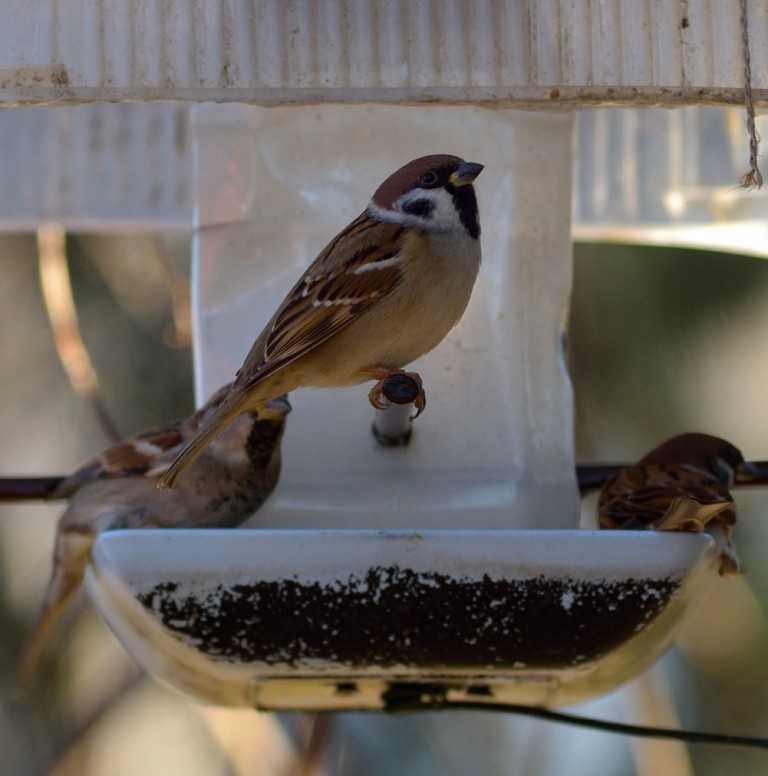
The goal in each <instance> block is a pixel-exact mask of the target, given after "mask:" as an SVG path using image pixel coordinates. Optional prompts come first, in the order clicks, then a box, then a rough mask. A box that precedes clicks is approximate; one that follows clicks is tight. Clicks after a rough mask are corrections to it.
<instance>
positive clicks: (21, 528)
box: [0, 234, 768, 776]
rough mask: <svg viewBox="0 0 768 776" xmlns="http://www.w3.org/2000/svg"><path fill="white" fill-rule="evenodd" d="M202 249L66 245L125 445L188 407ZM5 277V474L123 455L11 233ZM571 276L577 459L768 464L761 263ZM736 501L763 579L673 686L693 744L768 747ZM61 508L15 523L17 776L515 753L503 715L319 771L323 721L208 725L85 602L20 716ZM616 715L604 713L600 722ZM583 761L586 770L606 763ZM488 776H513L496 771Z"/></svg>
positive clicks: (386, 740)
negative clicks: (197, 259) (727, 453)
mask: <svg viewBox="0 0 768 776" xmlns="http://www.w3.org/2000/svg"><path fill="white" fill-rule="evenodd" d="M189 249H190V245H189V239H188V238H187V237H183V236H179V235H173V234H171V235H169V234H163V235H161V234H144V235H140V236H137V235H127V234H122V235H121V234H117V235H109V236H105V235H87V234H76V235H71V236H69V238H68V239H67V250H68V254H69V264H70V267H71V279H72V289H73V296H74V299H75V301H76V304H77V311H78V314H79V319H80V325H81V328H82V333H83V338H84V341H85V344H86V345H87V347H88V350H89V352H90V355H91V358H92V363H93V366H94V370H95V371H96V373H97V374H98V377H99V380H100V382H101V391H102V395H103V399H104V404H105V406H106V409H107V411H108V412H109V414H110V415H111V416H112V417H113V418H114V421H115V424H116V425H117V427H118V429H119V431H120V432H121V433H122V434H127V433H129V432H132V431H134V430H138V429H140V428H144V427H147V426H150V425H152V424H155V423H158V422H163V421H166V420H169V419H171V418H176V417H179V416H182V415H184V414H186V413H187V412H189V411H190V410H191V408H192V372H191V358H190V350H189V320H188V305H187V301H186V300H187V297H186V293H187V292H186V289H187V285H188V277H187V272H188V256H189ZM0 262H2V263H1V264H0V266H2V278H3V280H2V283H0V330H1V331H2V332H3V333H2V336H1V337H0V348H1V349H2V350H1V352H2V357H1V358H0V385H2V396H3V401H4V406H5V410H4V412H3V413H2V426H1V427H2V440H3V444H2V448H0V474H1V475H5V476H10V475H19V474H30V475H31V474H56V473H63V472H67V471H70V470H72V469H74V468H75V467H76V466H77V465H78V464H79V463H80V462H82V461H83V460H84V459H86V458H87V457H89V456H90V455H92V454H94V453H95V452H97V451H98V450H100V449H102V448H103V447H105V446H107V445H108V444H109V442H110V440H109V439H108V438H107V436H106V433H105V431H104V430H103V429H102V427H101V425H100V424H99V422H98V420H97V418H96V415H95V413H94V412H93V410H92V408H91V407H90V406H89V405H88V404H87V403H86V402H84V401H83V400H82V399H81V398H79V397H78V396H76V395H75V394H74V392H73V390H72V388H71V386H70V384H69V382H68V380H67V378H66V375H65V373H64V371H63V369H62V367H61V365H60V363H59V361H58V358H57V355H56V351H55V348H54V344H53V338H52V335H51V329H50V325H49V322H48V319H47V316H46V310H45V305H44V302H43V296H42V293H41V288H40V275H39V271H38V260H37V245H36V241H35V238H34V235H29V234H19V235H4V236H2V238H0ZM574 269H575V282H574V292H573V299H572V309H571V324H570V329H569V334H568V340H569V348H568V350H569V360H570V370H571V376H572V379H573V383H574V390H575V400H576V407H577V427H576V447H577V459H578V460H579V461H580V462H589V461H619V460H629V459H633V458H637V457H639V456H640V455H642V454H643V453H644V452H645V451H646V450H648V449H650V448H651V447H652V446H654V445H655V444H656V443H657V442H658V441H659V440H660V439H663V438H665V437H667V436H670V435H673V434H676V433H678V432H681V431H684V430H689V429H700V430H706V431H709V432H712V433H715V434H719V435H722V436H725V437H727V438H728V439H730V440H732V441H733V442H734V443H736V444H737V445H738V446H740V447H741V449H742V450H743V452H744V453H745V455H746V456H747V457H748V458H751V459H766V458H768V441H766V439H765V435H764V432H763V429H764V425H765V420H764V413H765V408H764V406H763V405H764V393H765V383H766V371H765V370H766V363H767V361H766V359H765V358H764V357H763V353H762V350H763V348H762V342H763V341H764V340H765V339H766V338H767V337H768V264H766V262H764V261H763V260H760V259H755V258H750V257H744V256H737V255H731V254H725V253H707V252H702V251H693V250H683V249H669V248H649V247H628V246H625V245H620V244H613V245H610V244H594V243H593V244H583V243H582V244H578V245H577V246H576V250H575V253H574ZM737 500H738V507H739V523H738V526H737V529H736V534H735V538H736V543H737V547H738V550H739V553H740V555H741V556H742V558H743V560H744V562H745V565H746V567H747V574H746V575H745V576H744V577H742V578H738V579H726V580H717V581H716V583H715V585H714V587H713V589H712V592H711V593H710V595H709V597H708V598H707V599H706V601H705V603H704V604H703V605H702V606H701V608H700V609H699V610H698V612H697V613H696V614H695V615H694V617H693V618H692V619H691V620H690V621H689V622H688V624H687V626H686V627H685V628H684V629H683V632H682V635H681V638H680V639H679V642H678V644H677V645H676V646H675V647H674V648H673V650H672V651H671V653H669V654H668V655H667V656H666V657H665V658H664V659H663V661H662V664H663V672H664V674H663V675H664V677H665V680H664V681H665V683H667V686H668V690H669V693H670V695H671V696H672V697H673V699H674V700H673V707H674V708H676V709H677V712H678V714H679V723H680V724H682V725H683V726H685V727H688V728H692V729H697V730H709V731H723V732H725V731H727V732H732V733H738V734H744V735H748V734H752V735H768V726H767V725H766V719H768V668H767V667H766V662H765V659H764V656H765V654H766V650H768V627H766V618H765V602H766V601H768V571H766V564H765V563H764V562H762V558H763V556H764V555H765V553H766V549H767V548H768V524H767V523H766V506H767V503H768V493H765V492H764V491H759V490H755V491H745V490H741V491H739V492H738V494H737ZM593 509H594V497H588V498H587V499H586V500H585V510H586V511H587V512H588V513H589V514H590V515H591V513H592V510H593ZM60 511H61V506H60V505H57V504H51V505H38V504H35V505H26V504H25V505H3V506H2V508H1V509H0V514H1V515H2V519H1V520H0V537H1V542H0V571H1V573H2V585H1V586H0V619H1V623H0V627H1V628H2V633H3V634H4V637H3V639H2V642H0V659H1V663H0V671H1V672H2V676H1V681H2V687H3V688H4V690H5V692H4V696H3V700H2V706H0V751H2V759H3V765H2V768H1V769H0V770H1V771H2V773H3V774H13V775H14V776H16V775H18V776H33V775H35V776H37V775H38V774H47V773H55V774H57V775H58V776H65V775H69V774H79V775H80V776H92V775H93V776H96V775H99V776H100V775H101V774H106V773H110V774H111V775H115V774H118V775H119V774H134V773H136V772H141V773H142V774H146V775H147V776H150V775H153V774H158V776H159V774H166V773H168V772H169V771H175V772H177V773H183V774H189V776H196V774H201V776H202V775H203V774H205V775H206V776H208V775H209V774H243V775H245V774H249V775H253V776H257V775H258V776H260V775H261V774H264V775H265V776H266V775H267V774H270V775H271V774H275V776H282V774H292V773H301V772H307V773H312V772H316V773H323V772H327V773H349V774H353V773H359V772H363V771H361V770H357V769H356V767H357V766H356V765H355V762H356V757H362V755H360V754H359V752H358V753H357V754H356V749H357V748H360V747H364V748H365V747H367V748H368V751H367V754H366V756H365V758H364V759H365V760H366V761H368V760H369V758H370V757H371V755H372V753H373V755H374V756H373V759H374V760H375V759H377V758H378V761H379V762H380V763H381V771H380V772H381V773H388V772H391V769H392V768H393V767H394V764H395V763H397V764H398V765H397V767H398V770H399V771H400V772H402V773H404V774H411V773H412V774H422V773H424V774H426V773H437V772H439V773H446V774H448V773H455V774H460V773H467V772H468V768H469V767H471V763H470V762H469V761H468V760H467V758H469V760H471V759H472V757H473V751H474V750H475V747H480V746H482V747H486V748H487V747H491V748H493V746H497V747H498V748H499V751H500V752H504V751H505V749H506V746H508V742H509V740H510V730H509V725H510V723H509V722H508V721H502V719H501V718H502V717H503V716H504V715H492V714H483V715H481V716H482V717H483V718H487V719H486V720H485V721H484V723H483V727H484V729H485V730H486V731H487V736H488V740H485V741H466V740H465V741H464V742H463V744H462V747H461V748H460V751H446V749H445V746H444V744H439V743H438V742H437V741H436V740H434V730H435V729H436V728H444V729H448V730H450V729H451V728H453V727H455V726H456V724H457V717H456V716H451V715H450V714H443V715H434V714H429V715H421V716H418V717H408V718H398V719H387V720H382V721H381V723H380V727H379V730H380V733H381V735H380V737H378V738H373V737H369V738H368V739H366V737H365V735H363V734H362V733H361V731H362V730H363V729H364V728H363V727H362V723H361V722H360V720H361V718H364V717H365V715H344V716H345V718H346V719H345V721H344V722H343V723H340V724H337V725H336V726H335V727H334V726H331V727H330V728H329V729H328V730H327V731H326V732H325V733H324V734H323V735H324V736H325V737H326V739H327V745H328V746H329V747H330V750H329V751H330V757H331V761H332V763H333V769H332V770H322V769H321V770H316V771H311V770H308V771H302V770H301V768H302V767H304V766H302V765H301V763H302V758H303V756H304V753H305V751H306V747H307V745H308V743H309V741H310V734H311V730H312V727H313V725H314V724H315V722H316V720H315V719H313V717H312V716H311V715H282V716H281V720H280V721H279V722H278V720H277V719H276V718H275V717H274V716H273V715H268V714H263V713H255V712H251V711H248V710H227V709H214V708H208V707H205V706H202V705H201V704H198V703H196V702H194V701H191V700H188V699H186V698H184V697H182V696H181V695H179V694H178V693H177V692H175V691H173V690H171V689H168V688H166V687H164V686H160V685H158V684H156V683H153V682H151V681H148V680H145V679H140V678H137V673H136V671H135V670H134V669H133V668H132V666H131V664H130V661H129V659H128V658H127V657H126V656H125V654H124V653H123V651H122V649H121V648H120V646H119V645H118V644H117V643H116V642H115V640H114V638H113V637H112V636H111V634H110V633H109V631H108V630H107V629H106V627H105V626H104V625H103V624H102V623H101V622H100V620H99V619H98V617H97V616H96V615H95V614H94V613H93V612H92V611H91V609H90V608H89V607H88V606H87V605H83V606H81V607H80V612H79V614H78V616H76V617H75V618H74V619H72V620H71V621H70V623H69V626H68V627H67V628H65V630H64V632H62V633H60V634H59V635H58V636H57V638H56V640H55V642H54V643H53V644H51V647H50V649H49V651H48V653H47V654H46V660H45V663H44V666H43V670H42V672H41V675H40V676H39V679H38V681H37V682H36V684H35V686H34V688H33V691H32V693H31V695H30V697H29V698H28V699H27V700H26V702H24V703H22V704H19V703H16V702H15V701H13V700H12V699H11V698H9V697H8V694H7V690H8V688H9V686H10V684H11V682H12V678H13V672H14V669H15V666H16V658H17V656H18V654H19V651H20V649H21V646H22V643H23V640H24V636H25V634H26V632H27V630H28V629H29V627H30V625H31V622H32V617H33V614H34V612H35V611H36V607H37V606H38V604H39V601H40V598H41V596H42V592H43V589H44V585H45V582H46V579H47V575H48V573H49V563H50V552H51V547H52V539H53V531H54V525H55V522H56V519H57V517H58V515H59V514H60ZM593 706H594V704H593ZM604 708H609V707H601V706H600V704H598V705H597V707H596V708H593V709H592V713H596V714H599V713H600V712H601V710H602V709H604ZM475 718H477V715H476V717H475ZM321 720H322V718H321ZM524 724H536V725H544V726H546V724H547V723H524ZM356 726H358V727H359V728H360V729H359V730H357V731H356ZM320 730H322V722H321V727H320V728H318V731H320ZM585 736H587V737H589V736H594V737H596V739H595V740H596V741H599V746H600V747H602V748H603V751H604V752H611V753H612V755H611V757H610V758H609V759H608V761H607V762H606V765H607V767H608V769H607V771H606V772H607V773H612V774H631V773H635V772H637V770H636V768H637V761H636V758H635V756H634V754H633V749H632V746H631V744H630V742H629V741H627V740H626V739H619V740H616V737H613V736H608V735H606V734H597V733H594V734H593V733H585V732H580V733H579V734H578V738H579V739H581V740H583V739H584V737H585ZM321 737H322V736H321ZM316 738H317V737H316ZM494 740H495V744H494V743H493V742H494ZM505 741H506V742H507V743H506V744H505V743H504V742H505ZM395 744H396V745H395ZM404 753H408V757H404ZM326 754H328V752H327V753H326ZM584 757H585V759H584V760H583V761H582V765H584V764H585V763H586V762H588V761H589V758H588V756H587V754H586V753H585V755H584ZM690 757H691V760H692V764H693V767H694V769H695V770H694V771H693V772H695V773H697V774H719V773H723V772H738V773H740V774H752V773H754V774H759V773H764V772H765V767H766V759H765V757H766V756H765V755H764V754H761V753H754V752H746V751H743V750H738V749H725V748H712V747H696V746H694V747H690ZM326 764H327V760H326ZM657 765H658V762H657ZM590 767H594V766H593V765H590ZM368 772H370V771H368ZM492 772H494V773H509V772H512V771H511V770H510V769H509V762H505V761H504V759H503V757H502V756H501V755H499V762H498V765H497V770H494V771H492ZM519 772H521V773H522V772H526V771H519ZM528 772H532V773H533V772H535V771H528ZM573 772H574V773H579V772H582V771H581V770H580V768H579V767H576V769H575V770H574V771H573ZM657 772H661V771H657Z"/></svg>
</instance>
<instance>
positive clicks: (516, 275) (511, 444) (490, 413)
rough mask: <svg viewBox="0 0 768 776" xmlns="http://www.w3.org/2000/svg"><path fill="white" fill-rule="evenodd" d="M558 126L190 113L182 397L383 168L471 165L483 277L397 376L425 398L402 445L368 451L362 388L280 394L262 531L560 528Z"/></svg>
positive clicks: (565, 422) (449, 111) (563, 122)
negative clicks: (444, 329) (439, 336)
mask: <svg viewBox="0 0 768 776" xmlns="http://www.w3.org/2000/svg"><path fill="white" fill-rule="evenodd" d="M571 127H572V116H571V115H553V114H534V113H525V112H520V111H504V110H499V111H491V110H486V109H481V108H469V107H413V106H409V107H398V106H373V105H361V106H341V105H337V106H334V105H330V106H308V107H286V108H257V107H247V106H235V105H230V106H216V105H206V106H200V107H199V108H197V109H196V111H195V114H194V127H193V144H194V157H195V176H196V183H195V186H196V197H197V207H196V226H197V231H196V235H195V248H194V272H195V275H196V277H195V280H194V286H195V288H196V298H195V300H194V316H195V322H196V327H197V331H196V339H195V347H196V352H195V356H196V376H197V387H198V399H199V400H203V399H204V397H206V396H207V395H209V394H210V393H211V392H213V391H214V390H215V389H216V388H218V387H219V386H220V385H221V384H223V383H225V382H228V381H230V380H231V379H233V376H234V373H235V371H236V369H237V368H238V367H239V366H240V364H241V363H242V361H243V359H244V357H245V355H246V353H247V351H248V349H249V347H250V345H251V343H252V342H253V340H254V339H255V338H256V336H257V335H258V333H259V332H260V330H261V328H262V327H263V326H264V324H265V323H266V322H267V321H268V320H269V318H270V317H271V315H272V313H273V312H274V310H275V308H276V307H277V305H278V304H279V302H280V301H281V300H282V298H283V296H284V295H285V293H287V291H288V290H289V289H290V288H291V286H292V285H293V283H294V282H295V281H296V279H297V278H298V277H299V275H300V273H301V272H302V271H303V269H304V268H305V267H306V266H307V265H308V264H309V262H310V261H311V260H312V259H314V257H315V256H316V255H317V254H318V253H319V251H320V250H321V249H322V248H323V247H324V246H325V244H326V243H327V242H328V241H329V240H330V239H331V238H332V237H333V236H334V235H335V234H336V233H337V232H338V231H339V230H340V229H341V228H343V227H344V226H345V225H346V224H347V223H348V222H349V221H351V220H352V219H353V218H354V217H356V216H357V215H358V214H359V213H360V212H361V211H362V210H363V208H364V207H365V206H366V204H367V202H368V200H369V199H370V197H371V195H372V193H373V191H374V190H375V188H376V187H377V185H378V184H379V183H380V182H381V181H382V180H383V179H384V178H385V177H386V176H387V175H389V174H390V173H391V172H393V171H394V170H395V169H397V168H398V167H399V166H401V165H402V164H404V163H405V162H407V161H409V160H410V159H412V158H415V157H417V156H421V155H423V154H428V153H453V154H457V155H459V156H462V157H463V158H465V159H467V160H471V161H477V162H481V163H482V164H484V165H485V170H484V171H483V173H482V175H481V176H480V178H478V180H477V182H476V184H475V185H476V189H477V193H478V198H479V202H480V211H481V216H480V218H481V226H482V246H483V257H484V258H483V266H482V268H481V271H480V276H479V279H478V281H477V285H476V287H475V291H474V294H473V297H472V300H471V302H470V304H469V307H468V309H467V311H466V313H465V315H464V318H463V319H462V320H461V322H460V323H459V325H458V326H457V327H456V328H455V329H454V330H453V331H452V332H451V334H450V335H449V336H448V337H447V338H446V340H445V341H444V342H443V343H442V344H441V345H440V346H439V347H438V348H437V349H435V350H434V351H433V352H432V353H430V354H428V355H426V356H424V357H422V358H421V359H419V360H418V361H417V362H415V363H414V364H413V365H412V368H413V369H415V370H417V371H418V372H419V373H420V374H421V376H422V377H423V379H424V385H425V388H426V391H427V397H428V406H427V409H426V411H425V413H424V415H423V416H422V417H420V418H419V419H418V420H417V421H416V423H415V424H414V434H413V437H412V442H411V444H410V446H409V447H408V448H404V449H394V450H393V449H384V448H381V447H379V446H378V445H377V443H376V442H375V441H374V439H373V437H372V435H371V431H370V426H371V422H372V418H373V410H372V409H371V406H370V405H369V403H368V401H367V398H366V393H367V390H368V389H367V388H366V387H364V386H359V387H355V388H350V389H343V390H338V389H337V390H314V389H302V390H300V391H297V392H295V393H294V394H293V395H292V396H291V401H292V403H293V405H294V413H293V415H292V416H291V419H290V422H289V426H288V431H287V435H286V440H285V443H284V461H285V465H284V472H283V476H282V479H281V483H280V486H279V488H278V491H277V492H276V495H275V497H274V499H273V500H272V501H271V503H270V504H269V505H268V506H267V507H266V508H265V509H263V510H262V511H260V512H259V515H258V518H257V520H258V524H259V525H271V526H280V527H307V528H351V527H364V528H371V527H374V528H415V529H422V528H476V529H479V528H516V527H530V528H556V527H557V528H568V527H575V526H576V513H577V498H576V487H575V480H574V473H573V472H574V469H573V452H572V427H573V426H572V412H573V410H572V399H571V389H570V385H569V381H568V377H567V374H566V370H565V367H564V363H563V353H562V344H561V343H562V334H563V325H564V321H565V314H566V309H567V302H568V294H569V288H570V279H571V268H570V261H571V245H570V231H569V227H570V211H571V172H570V171H571V142H572V141H571ZM544 168H550V169H551V168H555V169H557V170H558V171H559V174H558V175H557V176H552V175H542V174H540V171H541V170H542V169H544ZM382 336H385V332H382Z"/></svg>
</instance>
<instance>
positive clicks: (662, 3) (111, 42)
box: [0, 0, 768, 106]
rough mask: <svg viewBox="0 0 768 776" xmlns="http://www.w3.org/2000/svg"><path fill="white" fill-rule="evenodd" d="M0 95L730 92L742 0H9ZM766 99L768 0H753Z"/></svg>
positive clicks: (0, 42) (719, 95)
mask: <svg viewBox="0 0 768 776" xmlns="http://www.w3.org/2000/svg"><path fill="white" fill-rule="evenodd" d="M2 22H3V23H2V24H1V25H0V101H5V102H17V101H23V102H26V101H32V102H38V101H46V100H56V101H67V102H72V101H74V102H78V101H90V100H125V99H131V100H167V99H180V100H215V101H243V102H252V103H260V104H273V103H283V104H285V103H286V102H314V101H331V102H338V101H357V102H359V101H370V100H375V101H388V102H397V101H415V102H424V101H434V100H447V101H451V102H465V101H469V102H475V103H487V102H494V103H496V102H501V103H504V104H507V105H538V106H541V105H545V104H550V105H558V106H562V105H571V104H578V105H583V104H600V103H616V102H626V103H633V102H645V103H649V102H650V103H654V102H658V103H666V104H678V103H683V102H687V103H692V102H714V103H733V102H739V101H740V100H741V99H742V91H743V69H744V68H743V57H742V30H741V26H740V22H741V11H740V4H739V3H738V2H736V1H735V0H731V1H730V2H723V1H722V0H632V2H628V0H506V1H505V0H472V2H469V0H408V1H406V0H399V1H398V0H323V1H322V2H321V0H218V1H216V2H214V1H213V0H211V2H206V3H189V2H187V0H166V1H165V2H148V1H147V0H144V1H143V2H132V0H37V2H30V1H29V0H9V1H8V2H6V3H5V4H4V7H3V11H2ZM749 34H750V42H751V51H752V64H753V85H754V87H755V88H756V89H757V94H756V96H757V97H758V98H762V99H765V98H766V97H767V96H768V8H766V6H765V4H764V3H763V2H761V1H760V2H759V1H758V0H750V2H749Z"/></svg>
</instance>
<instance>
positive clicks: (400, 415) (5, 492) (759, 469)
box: [0, 375, 768, 504]
mask: <svg viewBox="0 0 768 776" xmlns="http://www.w3.org/2000/svg"><path fill="white" fill-rule="evenodd" d="M397 377H398V380H400V378H401V377H402V376H401V375H397ZM405 379H406V380H409V381H410V380H411V378H405ZM411 382H413V381H411ZM414 385H415V383H414ZM385 394H386V391H385ZM387 398H388V399H389V401H392V400H391V398H389V397H387ZM410 411H411V405H410V403H409V404H397V403H392V405H391V406H390V407H388V408H387V409H386V410H382V411H380V412H377V413H376V419H375V420H374V423H373V435H374V436H375V437H376V440H377V441H378V442H379V444H381V445H383V446H385V447H396V446H398V445H403V444H407V443H408V442H407V440H408V439H410V435H411V423H410V418H409V415H410ZM403 429H404V430H403ZM398 434H399V436H398ZM403 437H405V439H406V441H400V440H401V439H403ZM382 439H383V440H384V441H382ZM392 440H394V443H393V441H392ZM748 463H749V466H750V467H751V469H752V471H751V472H749V471H739V472H737V473H736V479H735V481H734V483H733V484H734V486H735V487H737V488H748V487H764V486H768V461H751V462H748ZM625 466H629V464H626V463H603V464H579V465H577V466H576V479H577V480H578V483H579V490H580V491H581V492H582V493H585V492H587V491H589V490H596V489H597V488H600V487H602V485H603V483H604V482H605V481H606V480H607V479H608V478H609V477H611V476H613V475H614V474H616V472H618V471H619V470H620V469H622V468H624V467H625ZM63 479H64V477H63V476H60V477H57V476H50V477H0V504H2V503H10V502H14V501H34V500H40V501H42V500H44V499H46V498H48V497H49V496H50V494H51V493H52V492H53V491H54V490H55V489H56V486H57V485H58V484H59V483H60V482H61V481H62V480H63Z"/></svg>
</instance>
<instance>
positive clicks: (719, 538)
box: [597, 433, 748, 574]
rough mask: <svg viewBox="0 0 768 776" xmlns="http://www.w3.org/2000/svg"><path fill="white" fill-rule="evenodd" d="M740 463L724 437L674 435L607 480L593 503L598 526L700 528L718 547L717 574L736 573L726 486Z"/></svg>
mask: <svg viewBox="0 0 768 776" xmlns="http://www.w3.org/2000/svg"><path fill="white" fill-rule="evenodd" d="M745 465H746V466H748V464H745V463H744V458H743V456H742V454H741V453H740V452H739V450H737V449H736V448H735V447H734V446H733V445H732V444H731V443H730V442H726V441H725V440H724V439H719V438H718V437H714V436H710V435H709V434H696V433H689V434H681V435H679V436H676V437H673V438H672V439H669V440H667V441H666V442H664V443H663V444H661V445H659V446H658V447H656V448H655V449H653V450H651V452H650V453H648V455H646V456H645V457H644V458H642V459H641V460H640V461H639V463H637V464H635V465H633V466H627V467H625V468H624V469H621V470H620V471H619V472H618V473H617V474H615V475H613V476H612V477H611V478H610V479H608V480H606V482H605V484H604V485H603V488H602V490H601V491H600V498H599V500H598V505H597V512H598V518H599V520H600V527H601V528H613V529H636V528H640V529H642V528H653V529H655V530H658V531H704V532H706V533H708V534H710V535H711V536H712V538H713V539H714V540H715V544H716V545H717V548H718V552H719V556H720V573H721V574H738V573H740V572H741V564H740V562H739V558H738V556H737V555H736V550H735V548H734V546H733V543H732V541H731V526H733V524H734V523H735V522H736V505H735V503H734V501H733V498H732V496H731V494H730V488H731V486H732V485H733V481H734V477H735V474H736V471H737V469H739V468H741V467H743V466H745Z"/></svg>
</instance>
